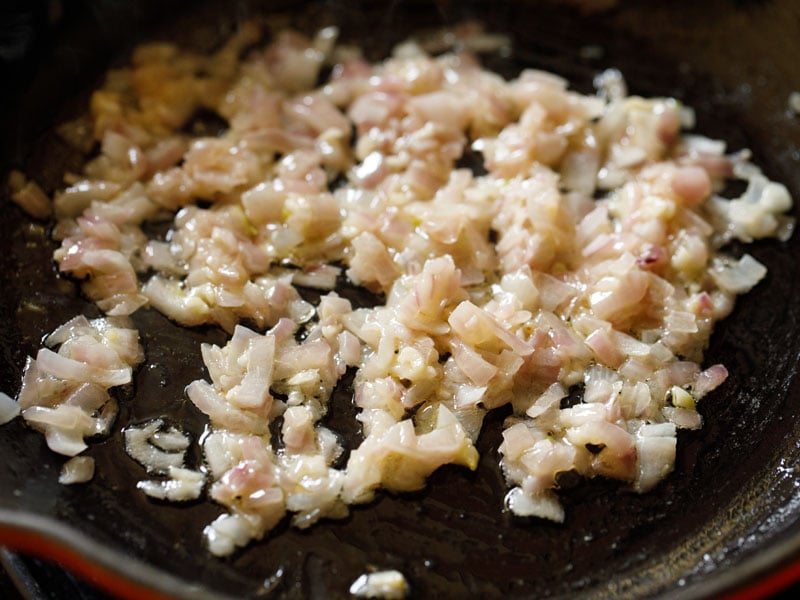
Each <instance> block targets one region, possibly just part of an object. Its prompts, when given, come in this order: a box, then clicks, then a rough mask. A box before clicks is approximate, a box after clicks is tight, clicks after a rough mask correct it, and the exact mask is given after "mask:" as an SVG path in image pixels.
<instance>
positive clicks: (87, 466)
mask: <svg viewBox="0 0 800 600" xmlns="http://www.w3.org/2000/svg"><path fill="white" fill-rule="evenodd" d="M92 477H94V459H93V458H92V457H91V456H75V457H73V458H70V459H69V460H68V461H67V462H65V463H64V466H63V467H61V474H60V475H59V476H58V483H60V484H62V485H72V484H75V483H86V482H87V481H90V480H91V479H92Z"/></svg>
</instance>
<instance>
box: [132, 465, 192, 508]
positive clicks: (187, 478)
mask: <svg viewBox="0 0 800 600" xmlns="http://www.w3.org/2000/svg"><path fill="white" fill-rule="evenodd" d="M168 474H169V479H165V480H161V481H154V480H144V481H139V482H138V483H137V484H136V487H137V488H138V489H140V490H142V491H143V492H144V493H145V494H147V495H148V496H150V497H151V498H156V499H157V500H169V501H170V502H189V501H191V500H197V499H198V498H199V497H200V494H201V493H202V492H203V486H204V485H205V481H206V476H205V475H204V474H203V473H201V472H200V471H193V470H191V469H184V468H180V467H172V466H171V467H169V472H168Z"/></svg>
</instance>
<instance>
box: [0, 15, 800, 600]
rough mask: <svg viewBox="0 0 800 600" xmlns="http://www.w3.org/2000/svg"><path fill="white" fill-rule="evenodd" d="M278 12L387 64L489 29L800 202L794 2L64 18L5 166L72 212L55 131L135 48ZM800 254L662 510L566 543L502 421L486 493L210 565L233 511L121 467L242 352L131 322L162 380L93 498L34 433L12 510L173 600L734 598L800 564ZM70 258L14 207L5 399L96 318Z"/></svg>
mask: <svg viewBox="0 0 800 600" xmlns="http://www.w3.org/2000/svg"><path fill="white" fill-rule="evenodd" d="M187 7H191V9H190V10H187ZM276 9H278V10H281V11H288V12H291V11H292V10H294V12H295V13H296V14H299V16H297V17H296V23H297V24H298V26H300V27H312V28H313V27H317V26H320V25H324V24H328V23H336V24H337V25H339V26H340V27H341V29H342V32H343V36H344V37H345V38H346V39H349V40H358V41H360V42H361V43H363V44H365V45H366V46H367V47H368V48H369V49H370V51H371V52H372V53H373V54H374V55H375V56H374V57H375V58H377V57H379V56H381V55H383V54H385V52H386V51H387V50H388V49H389V48H390V47H391V46H392V44H394V43H396V42H397V41H400V40H402V39H404V38H405V37H407V36H408V34H410V33H412V32H414V31H417V30H419V29H420V28H429V27H436V26H441V25H447V24H452V23H456V22H459V21H461V20H463V19H465V18H479V19H481V20H482V21H483V22H484V23H485V24H486V26H487V29H488V30H492V31H500V32H505V33H509V34H510V35H511V36H512V38H513V43H514V53H513V54H512V56H511V57H505V58H504V57H500V56H494V57H490V58H489V59H488V60H487V63H488V65H489V66H491V67H492V68H495V69H497V70H499V71H500V72H502V73H503V74H505V75H506V76H514V75H516V73H517V72H518V71H519V70H520V69H521V68H523V67H536V68H542V69H546V70H550V71H554V72H556V73H559V74H561V75H563V76H565V77H567V78H568V79H569V80H570V81H571V82H572V84H573V87H575V88H576V89H578V90H580V91H584V92H588V91H590V90H591V89H592V87H591V82H592V78H593V77H594V75H595V74H597V73H598V72H599V71H602V70H603V69H605V68H607V67H616V68H619V69H620V70H621V71H622V72H623V74H624V75H625V77H626V79H627V81H628V85H629V88H630V91H631V93H635V94H641V95H646V96H651V95H670V96H675V97H677V98H679V99H681V100H683V101H684V102H685V103H686V104H688V105H690V106H693V107H694V108H695V109H696V111H697V122H698V124H697V128H696V130H697V131H698V132H701V133H704V134H707V135H709V136H711V137H717V138H721V139H724V140H726V141H727V142H728V144H729V148H730V149H731V150H736V149H739V148H743V147H747V148H750V149H752V151H753V153H754V157H755V162H756V163H757V164H760V165H761V166H762V167H763V168H764V170H765V172H766V173H767V175H769V176H770V177H772V178H774V179H777V180H779V181H781V182H783V183H785V184H786V185H787V186H788V187H789V189H790V191H791V192H792V194H793V196H794V198H795V199H797V200H800V169H798V165H799V164H800V118H798V116H796V115H795V114H793V113H792V112H791V111H790V110H789V108H788V104H787V100H788V96H789V93H790V92H791V91H793V90H795V89H800V61H797V60H796V57H797V51H798V49H800V6H795V3H794V2H793V1H792V0H772V1H759V2H756V1H745V0H740V1H738V2H734V1H721V0H720V1H711V2H705V3H692V2H670V3H647V2H627V3H626V2H622V3H621V5H620V6H619V7H618V8H617V9H616V10H612V11H611V12H608V13H602V14H599V15H581V14H578V13H576V12H575V11H573V10H571V9H565V8H563V7H556V8H554V7H553V6H552V4H550V3H543V2H522V1H517V2H515V1H510V0H509V1H505V2H493V3H488V2H486V3H482V2H450V1H445V0H442V1H440V2H438V3H426V2H417V1H411V0H406V1H402V0H396V1H393V2H379V1H377V0H374V1H369V0H362V1H360V2H346V1H345V0H340V1H333V0H331V1H328V2H323V1H318V2H307V3H304V4H303V5H302V10H298V6H297V5H296V3H290V2H271V3H270V2H252V1H251V2H245V1H238V2H235V3H232V2H231V3H229V2H224V3H223V2H218V3H209V2H206V3H202V4H201V3H195V2H192V3H188V2H186V3H184V2H178V1H176V0H161V1H160V2H154V1H143V2H139V3H136V4H135V5H134V3H124V2H117V1H112V0H96V1H90V0H83V1H81V2H73V3H66V2H65V3H63V11H64V12H63V15H62V17H61V19H60V20H59V21H57V22H56V23H55V24H49V22H48V18H47V16H46V15H45V14H44V13H41V14H39V15H38V16H34V17H33V18H32V20H31V23H32V25H31V31H32V32H33V36H32V37H31V38H30V39H31V40H32V44H33V46H32V47H33V49H32V50H28V51H27V53H26V54H25V56H26V57H27V58H26V59H25V61H27V62H20V63H18V64H16V65H12V69H11V75H12V76H13V77H14V78H15V79H14V81H16V82H18V84H19V85H18V86H16V87H14V88H13V91H14V92H15V94H12V95H9V96H7V97H6V98H5V100H6V102H7V104H8V109H7V110H6V112H5V116H6V117H7V118H8V122H7V123H6V125H5V127H4V129H3V131H4V133H3V137H4V139H3V143H4V158H5V159H6V161H7V164H10V165H15V166H17V167H23V168H24V170H25V171H26V172H27V173H28V174H30V175H31V176H33V177H35V178H36V179H37V180H38V181H39V182H40V183H42V184H43V185H44V186H45V187H46V188H47V189H49V190H52V189H54V188H55V187H56V186H58V185H59V180H60V179H59V178H60V173H61V172H62V171H63V170H64V169H65V168H76V166H77V165H78V164H79V162H78V159H77V157H76V156H74V155H72V154H70V153H69V151H68V150H67V148H66V147H65V146H64V145H62V144H60V143H59V141H58V140H57V139H56V138H55V137H54V136H52V135H50V134H48V129H49V128H50V126H51V125H52V124H53V123H54V122H56V121H57V120H58V119H61V118H63V117H64V116H66V115H71V114H72V115H74V114H76V111H78V110H79V107H80V106H81V103H82V102H85V100H86V98H87V91H88V90H89V89H91V86H92V85H94V84H95V83H97V81H98V77H99V76H100V75H101V73H102V72H103V70H105V68H107V67H108V66H109V65H110V64H113V63H114V61H122V60H124V59H125V53H126V51H127V50H128V49H129V48H130V45H131V44H133V43H136V42H137V41H141V40H142V39H144V38H145V37H161V38H163V37H166V38H167V39H177V40H178V41H180V42H181V43H185V44H189V45H192V46H194V47H197V48H200V49H203V48H206V49H208V48H212V47H213V46H214V45H215V44H216V43H218V42H219V41H220V40H221V39H222V38H224V36H225V34H226V33H227V32H230V31H231V29H232V28H233V27H235V24H236V23H237V22H238V21H240V20H241V19H244V18H247V17H248V16H250V15H252V14H260V13H261V12H263V11H267V10H269V11H272V10H276ZM586 48H591V49H592V51H590V52H587V51H586ZM597 49H600V50H601V51H599V52H598V51H597ZM795 212H797V211H795ZM799 244H800V239H798V236H795V237H794V238H793V239H792V240H790V241H789V242H788V243H779V242H776V241H768V242H763V243H757V244H755V245H753V246H750V247H748V250H747V251H748V252H750V253H751V254H753V255H754V256H755V257H756V258H758V259H759V260H760V261H761V262H763V263H765V264H766V265H767V266H768V267H769V270H770V271H769V275H768V277H767V278H766V280H765V281H763V282H762V283H761V284H760V285H759V286H758V287H757V288H756V289H755V290H754V291H753V292H752V293H750V294H749V295H747V296H746V297H744V298H742V299H740V301H739V302H738V304H737V308H736V310H735V312H734V314H733V315H732V316H731V317H730V318H729V319H728V320H727V321H725V322H723V323H722V324H721V325H719V326H718V328H717V330H716V332H715V334H714V337H713V338H712V344H711V347H710V348H709V350H708V352H707V360H706V362H707V363H708V364H713V363H715V362H722V363H724V364H725V365H726V366H727V367H728V369H729V371H730V373H731V376H730V378H729V379H728V381H727V382H726V383H725V384H724V386H723V387H722V388H720V389H719V390H717V391H715V392H714V393H713V394H712V395H710V396H709V397H708V398H706V399H704V400H703V402H702V404H701V405H700V407H699V410H700V412H701V413H702V414H703V416H704V419H705V425H704V427H703V429H702V430H700V431H698V432H682V433H681V434H680V436H679V450H678V460H677V465H676V470H675V472H674V473H673V474H672V475H671V476H670V477H668V479H667V480H666V481H665V482H664V483H663V484H662V485H660V486H659V487H658V488H657V489H656V490H655V491H653V492H651V493H649V494H645V495H636V494H631V493H628V492H626V491H625V490H624V489H623V488H622V487H621V486H619V485H617V484H614V483H611V482H606V481H601V480H595V481H588V482H583V483H580V484H578V485H576V486H575V487H574V488H572V489H569V490H565V491H564V492H563V493H562V494H561V498H562V500H563V503H564V505H565V509H566V514H567V519H566V522H565V523H564V524H563V525H556V524H553V523H549V522H544V521H541V520H530V521H528V520H521V519H514V518H511V517H510V516H509V515H508V514H506V513H504V512H503V511H502V499H503V495H504V492H505V489H504V484H503V478H502V476H501V474H500V472H499V470H498V467H497V456H496V451H495V448H496V447H497V445H498V440H499V437H500V424H501V421H502V416H503V415H496V416H495V417H493V418H491V419H490V420H489V422H488V424H487V426H486V428H485V430H484V433H483V434H482V436H481V438H480V440H479V450H481V451H482V459H481V462H480V465H479V468H478V470H477V472H476V473H474V474H472V473H468V472H466V471H465V470H463V469H457V468H443V469H441V470H439V471H438V472H436V473H435V474H434V475H433V476H432V477H431V479H430V481H429V486H428V488H427V491H425V492H422V493H419V494H412V495H401V496H395V495H388V494H384V495H381V496H380V497H379V499H378V500H377V501H375V502H373V503H372V504H370V505H367V506H361V507H355V508H354V509H353V510H352V514H351V516H350V517H349V518H348V519H346V520H343V521H327V522H324V523H321V524H318V525H316V526H314V527H313V528H311V530H310V531H304V532H301V531H298V530H295V529H291V528H289V527H288V526H286V525H282V526H279V527H278V528H277V529H276V530H275V531H273V532H272V533H271V534H270V535H269V536H268V537H267V539H265V540H264V541H262V542H260V543H255V544H252V545H250V546H249V547H248V548H247V549H245V550H243V551H241V552H239V553H237V554H235V555H234V556H233V557H231V558H228V559H217V558H213V557H212V556H210V555H209V554H208V553H207V552H206V551H205V549H204V548H203V546H202V541H201V531H202V526H203V525H204V524H206V523H207V522H209V521H210V520H212V519H213V518H214V517H215V516H216V515H217V514H218V513H219V512H220V509H219V507H217V506H216V505H214V504H212V503H209V502H198V503H196V504H192V505H189V506H176V505H169V504H161V503H157V502H152V501H149V500H147V499H146V498H145V497H144V496H143V495H142V494H141V493H139V492H138V491H137V490H136V489H135V482H136V481H138V480H139V479H141V478H143V477H144V475H145V473H144V471H143V470H142V469H141V468H140V467H138V465H136V464H135V463H134V462H133V461H132V460H130V459H129V458H128V457H127V456H126V455H125V453H124V451H123V450H122V444H121V434H120V429H121V428H122V427H123V426H124V425H126V424H127V423H131V422H139V421H142V420H145V419H148V418H151V417H157V416H162V415H165V414H166V415H169V416H170V418H172V419H174V420H176V421H179V422H181V423H184V424H185V427H186V429H187V430H189V431H190V432H192V433H193V434H194V435H195V436H197V435H199V434H200V433H201V432H202V430H203V426H204V420H203V418H201V416H199V415H198V413H197V411H196V410H195V409H194V408H193V407H192V406H191V405H190V403H189V402H188V401H187V400H185V398H184V395H183V388H184V386H185V385H186V384H187V383H188V382H190V381H191V380H193V379H195V378H198V377H201V376H202V371H201V361H200V358H199V342H201V341H212V342H215V343H220V342H223V341H224V335H223V334H222V332H220V331H218V330H216V329H192V330H187V329H183V328H179V327H177V326H175V325H173V324H171V323H170V322H168V321H167V320H166V319H165V318H163V317H161V316H160V315H158V314H156V313H154V312H151V311H140V312H139V313H137V314H136V315H135V316H134V321H135V323H136V324H137V326H138V327H139V328H140V331H141V333H142V338H143V344H144V346H145V351H146V354H147V361H146V364H145V365H144V366H143V367H142V368H141V369H140V370H139V372H138V375H137V376H136V379H135V382H134V385H133V386H132V387H131V388H130V389H128V390H125V391H124V392H123V394H122V402H121V413H120V417H119V420H118V422H117V425H116V427H115V431H116V433H115V434H114V435H112V436H111V437H110V438H109V439H108V440H105V441H102V442H100V443H97V444H93V445H92V446H91V449H90V450H89V454H90V455H91V456H93V457H94V458H95V459H96V460H97V474H96V476H95V479H94V480H93V481H92V482H91V483H89V484H87V485H84V486H72V487H65V486H60V485H59V484H58V483H57V481H56V480H57V474H58V470H59V468H60V465H61V464H62V459H61V458H60V457H57V456H55V455H54V454H52V453H51V452H50V451H49V450H47V448H46V446H45V444H44V440H43V438H42V437H41V436H40V435H38V434H36V433H34V432H32V431H31V430H29V429H28V428H27V427H25V426H24V425H23V423H22V422H21V421H19V420H17V421H15V422H13V423H11V424H9V425H6V426H4V427H2V428H0V509H19V510H24V511H26V513H27V514H32V515H41V516H45V517H48V518H54V519H56V520H57V521H58V522H59V523H64V524H68V525H69V527H70V528H71V529H69V530H66V532H65V531H63V530H62V529H61V528H57V529H53V532H54V533H53V535H55V536H56V537H59V536H61V537H62V538H65V539H67V541H69V542H70V543H72V542H73V541H74V540H75V539H76V538H75V537H74V536H75V534H78V538H77V539H79V540H81V545H80V548H81V551H83V552H85V553H88V554H89V555H90V558H92V559H94V560H97V561H100V562H103V561H106V562H108V561H109V560H111V559H114V560H117V558H115V557H118V556H125V557H127V558H125V559H124V560H119V561H118V562H117V563H116V565H115V566H116V568H118V569H119V570H120V571H121V572H123V573H125V574H127V575H129V576H133V577H140V578H146V577H149V576H150V574H151V573H150V571H148V570H143V569H142V567H141V564H142V563H143V564H146V565H150V566H151V567H156V568H157V569H158V570H160V571H161V572H162V573H166V574H169V576H168V577H167V576H165V578H164V579H158V578H153V579H148V580H147V582H148V583H152V584H153V585H156V586H160V587H162V588H163V589H168V590H171V591H175V590H176V589H178V588H177V587H175V588H173V587H171V586H172V584H174V583H175V582H174V581H173V580H172V579H170V578H171V577H176V578H179V579H181V580H185V581H188V582H192V583H193V584H195V586H199V587H200V588H201V591H200V592H198V591H197V588H196V587H187V588H184V589H183V592H182V593H184V595H187V596H193V595H197V594H201V592H202V589H205V590H208V591H211V592H214V593H224V594H227V595H230V596H234V597H262V596H270V597H272V595H274V596H275V597H287V598H308V597H311V598H335V597H347V595H348V593H347V590H348V587H349V585H350V583H351V582H352V581H353V580H355V579H356V577H358V575H360V574H361V573H363V572H365V571H366V570H368V569H370V568H380V569H383V568H397V569H399V570H401V571H402V572H403V573H404V574H405V575H406V577H407V579H408V580H409V582H410V584H411V586H412V590H413V592H414V595H415V597H417V596H419V597H435V596H439V597H443V598H455V597H466V596H472V597H486V598H492V597H545V596H547V597H551V596H552V597H559V596H564V597H575V596H576V595H583V596H586V597H619V596H659V597H673V596H674V597H681V598H683V597H699V596H705V595H709V594H718V593H720V592H724V591H731V590H733V589H735V588H737V587H739V586H741V585H743V584H744V583H746V582H748V581H751V580H752V579H753V578H754V577H760V576H763V575H764V574H765V573H766V572H768V571H769V570H773V569H775V568H777V567H779V566H781V565H784V564H786V563H787V562H789V561H792V560H793V559H796V558H798V557H800V519H798V517H800V494H799V493H798V489H800V473H798V472H796V466H797V465H798V464H800V435H798V434H799V433H800V431H799V428H800V426H799V425H798V415H799V414H800V382H798V378H797V377H796V375H797V373H796V371H797V364H798V358H799V357H800V337H799V336H798V335H797V332H798V327H797V325H798V319H800V287H798V282H800V266H798V261H797V260H796V257H797V256H798V255H799V254H798V251H799V249H798V245H799ZM741 251H742V249H741V248H736V247H734V248H731V252H733V253H739V252H741ZM51 253H52V244H51V242H49V241H48V240H47V224H43V223H35V222H32V221H30V220H29V219H28V218H26V217H24V216H23V215H22V214H21V213H20V211H18V210H17V209H16V208H15V207H13V206H11V205H10V202H8V201H7V199H6V198H5V193H4V198H3V207H2V218H1V219H0V273H1V274H0V277H1V278H2V284H1V285H2V293H0V315H2V317H3V320H4V324H3V326H2V328H0V352H1V354H0V389H2V390H4V391H6V392H8V393H9V394H12V395H13V394H15V393H16V392H17V390H18V388H19V376H20V369H21V367H22V365H23V363H24V358H25V356H26V355H28V354H34V353H35V352H36V350H37V348H38V347H39V345H40V341H41V338H42V336H43V335H45V334H46V333H47V332H49V331H51V330H52V329H53V328H55V327H56V326H57V325H58V324H60V323H62V322H63V321H64V320H66V319H67V318H69V317H71V316H74V315H75V314H77V313H80V312H83V313H85V314H88V315H90V316H96V315H97V312H96V309H94V308H93V307H92V306H91V305H89V304H88V303H87V302H86V301H84V300H83V299H81V297H80V296H79V294H78V292H77V288H76V286H75V284H74V283H73V282H70V281H67V280H63V279H60V278H58V277H57V276H56V273H55V270H54V269H53V268H52V262H51V258H50V257H51ZM134 397H135V402H134V401H133V399H134ZM348 414H352V407H351V404H350V399H349V396H348V393H347V390H346V389H342V390H340V392H339V394H338V396H337V399H336V400H335V401H334V404H333V408H332V415H331V416H330V418H331V419H332V420H333V421H334V422H336V421H337V420H339V422H343V421H344V420H345V419H346V418H347V415H348ZM194 460H196V461H197V460H199V456H195V457H194ZM26 522H27V521H26ZM32 527H36V526H35V525H32ZM87 540H88V541H87ZM103 548H110V549H111V550H112V551H113V552H112V553H111V554H109V553H105V552H104V551H103V550H102V549H103ZM109 557H111V558H109Z"/></svg>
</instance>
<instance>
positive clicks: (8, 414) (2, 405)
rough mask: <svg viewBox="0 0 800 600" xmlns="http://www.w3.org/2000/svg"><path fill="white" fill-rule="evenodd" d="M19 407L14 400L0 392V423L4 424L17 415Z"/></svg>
mask: <svg viewBox="0 0 800 600" xmlns="http://www.w3.org/2000/svg"><path fill="white" fill-rule="evenodd" d="M19 412H20V407H19V404H18V403H17V401H16V400H14V399H13V398H12V397H11V396H9V395H8V394H6V393H5V392H0V425H5V424H6V423H8V422H9V421H13V420H14V419H16V418H17V417H18V416H19Z"/></svg>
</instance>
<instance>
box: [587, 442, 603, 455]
mask: <svg viewBox="0 0 800 600" xmlns="http://www.w3.org/2000/svg"><path fill="white" fill-rule="evenodd" d="M584 447H585V448H586V449H587V450H588V451H589V452H591V453H592V454H600V453H601V452H602V451H603V450H604V449H605V447H606V445H605V444H585V446H584Z"/></svg>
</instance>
